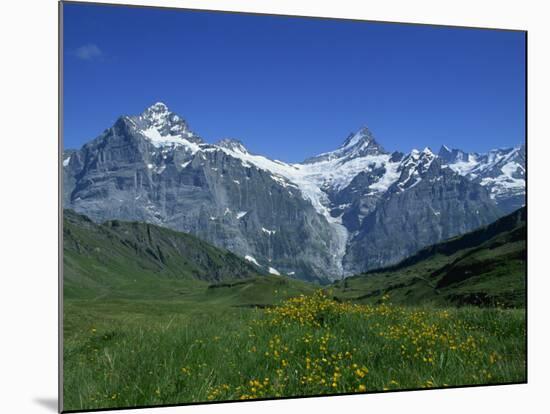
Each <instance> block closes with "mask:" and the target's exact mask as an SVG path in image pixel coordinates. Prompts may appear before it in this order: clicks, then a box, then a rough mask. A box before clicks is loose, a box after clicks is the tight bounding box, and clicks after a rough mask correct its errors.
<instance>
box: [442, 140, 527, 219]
mask: <svg viewBox="0 0 550 414" xmlns="http://www.w3.org/2000/svg"><path fill="white" fill-rule="evenodd" d="M439 157H440V158H441V159H442V160H443V161H444V162H445V163H446V165H448V166H449V167H450V168H451V169H452V170H453V171H455V172H457V173H459V174H461V175H463V176H465V177H467V178H468V179H469V180H471V181H474V182H476V183H479V184H480V185H482V186H484V187H486V188H487V189H489V192H490V195H491V198H492V199H494V200H495V201H496V203H497V205H498V206H499V208H500V209H501V210H502V211H504V212H506V213H508V212H512V211H514V210H516V209H518V208H520V207H522V206H524V205H525V173H526V170H525V165H526V164H525V145H521V146H519V147H516V148H504V149H495V150H492V151H489V152H488V153H487V154H477V153H466V152H463V151H461V150H457V149H452V150H451V149H449V148H448V147H446V146H442V147H441V149H440V151H439Z"/></svg>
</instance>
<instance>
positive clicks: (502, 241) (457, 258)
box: [333, 207, 527, 307]
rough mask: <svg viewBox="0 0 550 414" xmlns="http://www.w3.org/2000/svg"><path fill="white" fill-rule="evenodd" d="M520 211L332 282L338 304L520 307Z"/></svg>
mask: <svg viewBox="0 0 550 414" xmlns="http://www.w3.org/2000/svg"><path fill="white" fill-rule="evenodd" d="M526 215H527V212H526V209H525V207H523V208H521V209H519V210H517V211H515V212H513V213H512V214H509V215H507V216H505V217H502V218H500V219H498V220H497V221H495V222H494V223H491V224H490V225H488V226H483V227H481V228H479V229H477V230H475V231H473V232H470V233H466V234H464V235H462V236H458V237H455V238H452V239H449V240H446V241H444V242H442V243H438V244H435V245H432V246H429V247H426V248H424V249H422V250H420V251H418V252H417V253H416V254H414V255H412V256H410V257H408V258H406V259H405V260H403V261H401V262H400V263H398V264H396V265H393V266H390V267H386V268H381V269H376V270H372V271H370V272H367V273H364V274H362V275H359V276H353V277H349V278H347V279H345V280H344V281H338V282H335V284H334V285H333V287H334V290H333V294H334V295H335V296H336V297H337V298H338V299H340V300H353V301H360V302H373V301H374V302H376V301H379V300H380V299H381V297H382V296H383V295H386V294H387V295H389V296H390V298H391V300H392V302H396V303H407V304H422V303H423V304H425V303H435V304H438V305H448V304H453V305H470V304H474V305H495V304H498V305H503V306H514V307H517V306H525V292H526V277H527V274H526V262H527V250H526V236H527V225H526V218H527V217H526Z"/></svg>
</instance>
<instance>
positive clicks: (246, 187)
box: [63, 103, 525, 282]
mask: <svg viewBox="0 0 550 414" xmlns="http://www.w3.org/2000/svg"><path fill="white" fill-rule="evenodd" d="M445 148H446V147H445ZM453 151H454V153H453ZM449 152H450V155H449V154H446V152H445V150H443V149H442V151H440V154H439V155H435V154H433V153H432V152H431V151H430V150H429V149H425V150H424V151H412V152H411V153H410V154H401V153H393V154H390V153H389V152H387V151H385V150H384V148H383V147H382V146H381V145H380V144H378V143H377V142H376V140H375V139H374V137H373V134H372V133H371V132H370V131H369V130H368V129H366V128H362V129H361V130H359V131H358V132H357V133H354V134H351V135H350V136H349V137H348V138H347V139H346V140H345V141H344V143H343V144H342V145H341V146H340V147H339V148H338V149H336V150H335V151H332V152H328V153H325V154H321V155H319V156H316V157H313V158H310V159H308V160H307V161H306V162H304V163H302V164H287V163H283V162H279V161H273V160H270V159H268V158H265V157H262V156H259V155H254V154H251V153H249V152H248V151H247V149H246V148H245V147H244V145H243V144H242V143H241V142H239V141H236V140H229V139H225V140H222V141H220V142H218V143H217V144H208V143H205V142H204V141H203V140H202V139H201V138H200V136H198V135H197V134H195V133H194V132H192V131H191V130H190V128H189V126H188V124H187V123H186V122H185V121H184V120H183V119H182V118H181V117H179V116H178V115H176V114H174V113H173V112H170V111H169V110H168V108H167V107H166V106H165V105H164V104H162V103H158V104H155V105H153V106H151V107H150V108H148V109H147V110H146V111H144V112H143V113H142V114H140V115H138V116H123V117H121V118H119V119H118V120H117V121H116V123H115V124H114V125H113V126H112V127H111V128H108V129H106V130H105V131H104V132H103V133H102V134H101V135H100V136H98V137H97V138H96V139H94V140H93V141H91V142H89V143H87V144H85V145H84V146H83V147H82V148H81V149H79V150H76V151H74V150H71V151H66V153H65V154H64V158H63V159H64V161H63V164H64V168H63V170H64V177H63V183H64V206H65V207H66V208H70V209H73V210H75V211H77V212H79V213H82V214H85V215H87V216H89V217H90V218H91V219H92V220H94V221H95V222H96V223H102V222H104V221H106V220H116V219H118V220H125V221H140V222H144V223H151V224H155V225H159V226H163V227H168V228H171V229H174V230H178V231H183V232H188V233H191V234H194V235H196V236H197V237H199V238H201V239H203V240H205V241H207V242H209V243H211V244H213V245H215V246H218V247H222V248H226V249H228V250H230V251H232V252H234V253H235V254H237V255H239V256H241V257H244V258H246V259H247V260H248V261H249V262H251V263H258V265H259V266H260V267H261V268H262V269H263V270H264V271H267V272H271V273H274V274H277V273H281V274H283V273H284V274H288V275H291V276H293V277H296V278H299V279H303V280H309V281H320V282H327V281H331V280H335V279H340V278H341V277H342V276H345V275H350V274H353V273H357V272H362V271H366V270H369V269H373V268H377V267H380V266H384V265H389V264H393V263H396V262H398V261H400V260H402V259H403V258H405V257H407V256H408V255H410V254H412V253H414V252H415V251H417V250H419V249H421V248H422V247H425V246H428V245H431V244H433V243H436V242H438V241H441V240H444V239H446V238H449V237H453V236H456V235H459V234H462V233H465V232H467V231H470V230H473V229H475V228H477V227H479V226H481V225H485V224H489V223H491V222H492V221H494V220H495V219H497V218H498V217H500V216H502V215H503V214H505V213H507V212H508V211H509V209H510V208H512V207H515V206H517V205H518V204H519V205H521V204H523V201H522V200H524V194H525V191H524V185H523V187H522V186H521V183H522V182H523V184H524V175H523V174H524V168H525V159H524V149H523V147H520V148H519V149H511V150H496V151H494V152H491V153H490V154H487V155H486V156H484V155H479V154H466V153H462V152H459V151H458V150H452V151H451V150H449ZM453 154H454V155H453ZM464 160H466V161H467V163H466V164H467V165H468V168H465V167H464V165H465V161H464ZM522 177H523V178H522ZM522 180H523V181H522Z"/></svg>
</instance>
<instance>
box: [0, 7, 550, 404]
mask: <svg viewBox="0 0 550 414" xmlns="http://www.w3.org/2000/svg"><path fill="white" fill-rule="evenodd" d="M128 1H130V0H128ZM131 1H137V0H131ZM113 2H117V1H116V0H113ZM137 3H139V4H150V5H170V6H182V7H195V8H209V9H220V10H238V11H255V12H265V13H279V14H298V15H310V16H313V15H315V16H330V17H347V18H356V19H370V20H386V21H403V22H421V23H439V24H450V25H467V26H482V27H503V28H514V29H527V30H528V31H529V35H528V38H529V46H528V47H529V66H528V79H529V101H528V102H529V112H528V119H529V121H528V125H529V141H528V159H529V161H528V163H529V170H528V173H529V182H528V183H529V184H528V185H529V200H528V205H529V384H528V385H516V386H500V387H488V388H472V389H458V390H438V391H429V392H405V393H391V394H384V395H381V394H378V395H363V396H348V397H328V398H308V399H302V400H286V401H277V402H274V401H269V402H248V403H238V404H222V405H219V404H218V405H206V406H188V407H174V408H164V409H157V411H153V410H139V411H133V410H132V411H126V412H139V413H142V414H145V413H148V412H159V413H160V412H162V413H191V412H193V413H195V412H197V413H221V412H223V413H243V414H247V413H256V412H259V411H261V412H264V413H280V412H281V411H284V412H293V411H300V412H313V411H316V412H357V411H359V410H361V411H366V412H395V411H398V410H406V411H407V412H408V413H410V412H412V413H415V412H419V413H423V414H429V413H438V414H439V413H441V412H442V411H444V412H445V413H461V414H464V413H478V412H495V413H514V414H517V413H518V412H521V411H528V412H534V413H536V412H542V411H545V412H547V411H546V409H547V408H548V406H549V405H550V404H549V401H548V398H547V397H550V395H548V394H550V392H549V389H550V388H549V386H550V381H548V374H549V368H550V366H549V358H548V345H549V343H548V339H549V335H548V326H549V324H548V306H547V304H548V302H549V300H550V298H548V295H550V285H549V282H548V281H549V280H550V274H549V272H548V271H547V267H546V266H545V264H546V263H547V262H548V260H549V259H550V254H549V253H547V252H548V248H547V246H548V237H547V236H548V235H549V234H550V232H549V231H548V230H549V229H548V226H547V220H546V217H547V216H548V211H546V209H545V207H546V205H548V204H546V203H545V201H546V200H547V193H548V191H549V190H550V189H549V188H548V185H547V184H546V183H547V182H548V180H547V179H548V169H549V168H550V165H549V164H548V162H547V161H546V160H547V158H548V154H550V149H549V146H548V138H549V135H548V124H549V122H550V119H549V117H548V103H547V100H548V92H549V84H548V77H549V76H550V65H549V53H548V50H549V49H550V48H549V45H548V42H549V40H550V36H549V27H550V25H548V17H549V14H548V13H547V12H546V10H545V9H544V3H545V2H543V1H540V2H538V1H519V0H515V1H508V0H495V1H489V0H473V1H472V0H460V1H459V0H456V1H442V0H433V1H428V0H402V1H397V0H385V1H381V0H378V1H372V2H369V1H351V0H337V1H335V0H333V1H325V2H323V1H321V0H316V1H309V0H269V1H267V0H248V1H245V0H225V1H215V0H200V1H199V0H196V1H190V0H187V1H186V0H179V1H176V0H172V1H166V0H153V1H137ZM0 8H1V13H0V42H1V43H0V45H1V47H0V62H1V63H0V82H1V84H0V148H1V152H0V180H1V189H2V191H1V193H0V194H1V202H0V213H1V214H0V218H1V222H0V259H1V261H0V295H1V297H0V304H1V307H2V309H1V313H0V315H1V318H2V319H1V324H0V338H1V339H0V346H1V349H0V358H1V360H0V378H1V380H2V387H1V390H2V391H1V400H0V411H2V412H7V413H12V412H14V413H19V412H22V413H34V412H38V413H41V412H43V413H48V412H50V413H51V412H54V411H55V407H56V401H57V332H58V331H57V208H58V206H57V161H58V158H57V22H58V20H57V2H56V1H55V0H36V1H35V0H33V1H30V0H27V1H16V0H11V1H4V2H2V3H1V5H0ZM544 407H546V409H544Z"/></svg>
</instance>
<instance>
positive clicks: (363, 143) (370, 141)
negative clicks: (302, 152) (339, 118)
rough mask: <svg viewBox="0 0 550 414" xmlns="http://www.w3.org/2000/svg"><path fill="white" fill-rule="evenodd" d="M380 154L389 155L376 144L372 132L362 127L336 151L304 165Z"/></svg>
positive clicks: (313, 158) (307, 161)
mask: <svg viewBox="0 0 550 414" xmlns="http://www.w3.org/2000/svg"><path fill="white" fill-rule="evenodd" d="M380 154H387V152H386V151H385V150H384V148H382V146H381V145H380V144H378V142H376V140H375V139H374V136H373V134H372V132H371V131H370V130H369V129H368V128H367V127H362V128H360V129H359V130H358V131H357V132H354V133H351V134H350V135H348V137H347V138H346V139H345V141H344V143H343V144H342V145H340V146H339V147H338V148H337V149H336V150H334V151H329V152H324V153H322V154H319V155H317V156H315V157H312V158H308V159H307V160H305V161H304V163H306V164H312V163H316V162H319V161H330V160H335V159H339V158H341V159H343V158H345V159H347V160H351V159H353V158H358V157H364V156H367V155H380Z"/></svg>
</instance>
